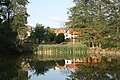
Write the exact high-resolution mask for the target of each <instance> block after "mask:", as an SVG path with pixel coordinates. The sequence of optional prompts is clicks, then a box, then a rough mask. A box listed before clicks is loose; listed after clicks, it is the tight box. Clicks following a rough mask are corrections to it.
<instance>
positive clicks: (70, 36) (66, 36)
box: [64, 34, 72, 39]
mask: <svg viewBox="0 0 120 80" xmlns="http://www.w3.org/2000/svg"><path fill="white" fill-rule="evenodd" d="M64 36H65V39H71V38H72V35H71V34H64Z"/></svg>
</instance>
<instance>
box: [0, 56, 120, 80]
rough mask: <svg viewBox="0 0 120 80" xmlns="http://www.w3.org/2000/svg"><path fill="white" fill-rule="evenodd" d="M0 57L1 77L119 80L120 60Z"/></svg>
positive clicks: (2, 79) (15, 79)
mask: <svg viewBox="0 0 120 80" xmlns="http://www.w3.org/2000/svg"><path fill="white" fill-rule="evenodd" d="M36 56H37V55H23V56H0V80H97V79H98V80H119V79H120V75H119V74H120V59H107V58H106V57H102V59H100V60H99V59H97V58H96V59H95V58H94V59H92V58H87V57H79V58H78V57H77V58H76V57H73V58H61V57H58V56H57V58H55V57H54V58H52V57H50V56H49V57H47V58H44V59H43V58H40V57H39V56H38V57H36Z"/></svg>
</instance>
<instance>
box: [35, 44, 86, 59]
mask: <svg viewBox="0 0 120 80" xmlns="http://www.w3.org/2000/svg"><path fill="white" fill-rule="evenodd" d="M36 46H38V47H36ZM36 46H35V47H36V48H35V49H34V50H35V53H37V54H39V55H40V56H39V57H44V58H45V57H46V58H47V57H51V58H57V57H58V58H73V57H78V58H80V57H87V47H86V46H85V45H84V44H81V43H77V42H76V43H71V42H70V43H67V44H56V45H36Z"/></svg>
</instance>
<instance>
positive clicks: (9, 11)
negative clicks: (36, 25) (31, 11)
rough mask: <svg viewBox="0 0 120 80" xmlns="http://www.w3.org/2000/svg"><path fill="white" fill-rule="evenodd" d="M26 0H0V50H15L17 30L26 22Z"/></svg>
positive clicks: (17, 36)
mask: <svg viewBox="0 0 120 80" xmlns="http://www.w3.org/2000/svg"><path fill="white" fill-rule="evenodd" d="M27 3H28V1H27V0H17V1H16V0H12V1H11V0H0V25H1V26H0V51H1V52H5V53H7V52H9V53H10V52H12V53H13V52H15V51H17V47H18V44H19V39H20V38H19V32H21V28H22V27H23V26H24V25H25V24H26V19H27V16H28V14H27V11H26V5H27ZM22 29H23V28H22Z"/></svg>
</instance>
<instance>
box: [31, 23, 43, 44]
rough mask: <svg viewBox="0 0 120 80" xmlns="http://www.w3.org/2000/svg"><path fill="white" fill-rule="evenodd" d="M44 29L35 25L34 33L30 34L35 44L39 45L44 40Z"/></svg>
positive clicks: (40, 25)
mask: <svg viewBox="0 0 120 80" xmlns="http://www.w3.org/2000/svg"><path fill="white" fill-rule="evenodd" d="M44 33H45V29H44V26H43V25H42V24H38V23H37V24H36V27H35V29H34V31H33V32H32V34H31V37H32V38H33V39H34V40H35V42H36V43H39V44H40V43H41V42H42V41H43V40H44Z"/></svg>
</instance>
